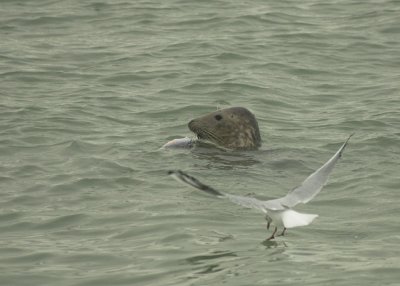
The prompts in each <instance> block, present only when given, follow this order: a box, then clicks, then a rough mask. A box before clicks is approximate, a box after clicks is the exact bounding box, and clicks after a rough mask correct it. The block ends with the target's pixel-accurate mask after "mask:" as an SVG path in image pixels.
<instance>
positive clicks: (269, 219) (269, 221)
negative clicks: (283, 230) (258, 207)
mask: <svg viewBox="0 0 400 286" xmlns="http://www.w3.org/2000/svg"><path fill="white" fill-rule="evenodd" d="M265 219H266V220H267V222H268V224H267V229H269V227H270V226H271V222H272V219H271V218H270V217H269V216H266V217H265Z"/></svg>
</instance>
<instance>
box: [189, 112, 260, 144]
mask: <svg viewBox="0 0 400 286" xmlns="http://www.w3.org/2000/svg"><path fill="white" fill-rule="evenodd" d="M188 127H189V129H190V130H191V131H192V132H194V133H195V134H196V135H197V137H198V138H199V139H201V140H207V141H211V142H212V143H215V144H216V145H219V146H222V147H225V148H228V149H257V148H258V147H260V146H261V136H260V130H259V128H258V123H257V120H256V117H255V116H254V114H253V113H251V112H250V111H249V110H247V109H246V108H244V107H230V108H225V109H220V110H218V111H215V112H212V113H209V114H206V115H204V116H201V117H198V118H195V119H193V120H191V121H190V122H189V124H188Z"/></svg>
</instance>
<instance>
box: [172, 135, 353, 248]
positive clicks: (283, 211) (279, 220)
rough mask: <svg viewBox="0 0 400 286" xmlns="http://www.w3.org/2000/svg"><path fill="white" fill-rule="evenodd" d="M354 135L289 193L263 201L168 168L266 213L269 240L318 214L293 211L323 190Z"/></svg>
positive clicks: (195, 184) (190, 181)
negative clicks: (222, 189)
mask: <svg viewBox="0 0 400 286" xmlns="http://www.w3.org/2000/svg"><path fill="white" fill-rule="evenodd" d="M351 136H353V134H351V135H350V136H349V137H348V138H347V140H346V141H345V142H344V143H343V144H342V146H341V147H340V148H339V150H338V151H337V152H336V153H335V155H333V156H332V157H331V158H330V159H329V160H328V161H327V162H326V163H325V164H323V165H322V166H321V167H320V168H319V169H318V170H316V171H315V172H314V173H312V174H311V175H310V176H308V177H307V178H306V179H305V180H304V181H303V183H302V184H301V185H300V186H298V187H296V188H294V189H293V190H292V191H290V192H289V193H288V194H287V195H286V196H284V197H281V198H278V199H272V200H268V201H262V200H258V199H256V198H253V197H245V196H238V195H232V194H229V193H225V192H221V191H217V190H215V189H214V188H212V187H209V186H207V185H205V184H203V183H201V182H200V181H199V180H197V179H196V178H194V177H192V176H190V175H188V174H186V173H184V172H183V171H181V170H171V171H168V174H169V175H171V176H172V177H173V178H174V179H176V180H177V181H179V182H182V183H185V184H188V185H190V186H192V187H194V188H196V189H199V190H201V191H203V192H206V193H208V194H210V195H213V196H216V197H218V198H224V199H228V200H230V201H231V202H233V203H235V204H238V205H240V206H243V207H246V208H253V209H257V210H259V211H261V212H263V213H264V214H265V215H266V220H267V222H268V224H267V229H269V227H270V225H271V224H272V225H274V227H275V228H274V231H273V233H272V235H271V236H270V237H268V238H267V240H271V239H274V238H275V235H276V232H277V231H278V227H283V231H282V232H281V233H280V234H279V235H280V236H283V235H285V231H286V229H288V228H293V227H298V226H305V225H309V224H310V223H311V222H312V221H313V220H314V219H315V218H316V217H318V215H316V214H305V213H299V212H297V211H295V210H293V207H295V206H296V205H298V204H300V203H303V204H305V203H308V202H309V201H311V200H312V199H313V198H314V197H315V196H316V195H317V194H318V193H319V192H320V191H321V190H322V187H323V186H324V185H325V183H326V182H327V181H328V177H329V174H330V173H331V172H332V170H333V168H334V167H335V165H336V162H337V161H338V160H339V159H340V158H341V156H342V153H343V151H344V149H345V148H346V146H347V143H348V142H349V140H350V138H351Z"/></svg>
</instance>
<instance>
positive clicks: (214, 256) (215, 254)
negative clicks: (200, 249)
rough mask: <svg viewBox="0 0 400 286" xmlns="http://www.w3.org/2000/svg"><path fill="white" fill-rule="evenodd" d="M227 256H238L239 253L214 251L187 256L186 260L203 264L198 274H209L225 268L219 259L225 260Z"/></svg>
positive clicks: (190, 262)
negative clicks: (221, 265)
mask: <svg viewBox="0 0 400 286" xmlns="http://www.w3.org/2000/svg"><path fill="white" fill-rule="evenodd" d="M226 257H230V258H231V257H237V254H236V253H234V252H230V251H212V252H210V253H207V254H201V255H196V256H192V257H189V258H186V259H185V260H186V262H187V263H189V264H191V265H202V267H201V270H200V271H198V272H196V273H197V274H207V273H212V272H218V271H221V270H223V268H221V267H220V263H217V262H218V261H221V262H222V261H225V259H224V258H226Z"/></svg>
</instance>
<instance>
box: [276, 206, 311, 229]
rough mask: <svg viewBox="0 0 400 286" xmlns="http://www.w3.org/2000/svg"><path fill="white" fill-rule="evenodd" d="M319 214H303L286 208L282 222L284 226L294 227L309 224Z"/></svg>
mask: <svg viewBox="0 0 400 286" xmlns="http://www.w3.org/2000/svg"><path fill="white" fill-rule="evenodd" d="M317 217H318V215H316V214H303V213H299V212H296V211H294V210H292V209H287V210H284V211H283V213H282V222H283V225H284V227H286V228H292V227H297V226H304V225H309V224H310V223H311V222H312V221H313V220H314V219H316V218H317Z"/></svg>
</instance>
